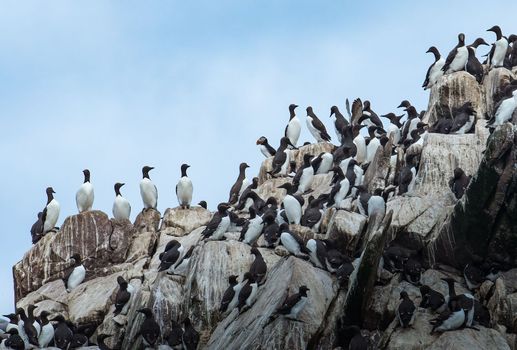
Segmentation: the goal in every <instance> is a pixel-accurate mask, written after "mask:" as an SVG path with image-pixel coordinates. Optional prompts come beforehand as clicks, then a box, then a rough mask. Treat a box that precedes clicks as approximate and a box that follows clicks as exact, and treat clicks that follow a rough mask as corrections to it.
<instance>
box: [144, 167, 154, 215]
mask: <svg viewBox="0 0 517 350" xmlns="http://www.w3.org/2000/svg"><path fill="white" fill-rule="evenodd" d="M153 169H154V168H153V167H150V166H144V167H143V168H142V180H141V181H140V196H141V197H142V201H143V202H144V210H148V209H151V208H152V209H156V205H157V204H158V190H157V189H156V186H155V185H154V184H153V183H152V181H151V178H150V177H149V171H151V170H153Z"/></svg>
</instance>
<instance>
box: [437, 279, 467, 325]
mask: <svg viewBox="0 0 517 350" xmlns="http://www.w3.org/2000/svg"><path fill="white" fill-rule="evenodd" d="M442 280H443V281H445V282H446V283H447V286H448V287H449V295H447V296H446V297H445V301H446V302H447V304H448V305H449V309H450V310H452V311H454V302H457V303H458V306H459V307H461V308H462V309H463V311H464V312H465V325H466V326H467V327H471V326H472V323H473V322H474V296H472V294H469V293H464V294H456V291H455V288H454V280H453V279H452V278H442Z"/></svg>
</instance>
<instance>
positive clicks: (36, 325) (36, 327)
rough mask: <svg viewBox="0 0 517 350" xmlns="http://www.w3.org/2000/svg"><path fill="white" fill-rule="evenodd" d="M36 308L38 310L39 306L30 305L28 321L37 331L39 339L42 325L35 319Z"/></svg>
mask: <svg viewBox="0 0 517 350" xmlns="http://www.w3.org/2000/svg"><path fill="white" fill-rule="evenodd" d="M36 308H37V306H36V305H34V304H29V306H27V319H28V320H29V322H32V325H33V326H34V328H35V329H36V334H37V336H38V337H39V335H40V333H41V325H40V324H39V322H38V321H36V319H35V318H34V310H35V309H36Z"/></svg>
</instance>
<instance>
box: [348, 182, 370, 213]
mask: <svg viewBox="0 0 517 350" xmlns="http://www.w3.org/2000/svg"><path fill="white" fill-rule="evenodd" d="M353 187H355V188H356V189H357V192H356V196H357V202H356V203H357V209H358V210H359V213H360V214H362V215H364V216H368V201H369V200H370V197H371V196H372V195H371V194H370V193H368V190H367V189H366V187H365V186H363V185H359V186H353Z"/></svg>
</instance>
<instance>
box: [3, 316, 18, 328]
mask: <svg viewBox="0 0 517 350" xmlns="http://www.w3.org/2000/svg"><path fill="white" fill-rule="evenodd" d="M2 316H4V317H6V318H8V319H9V323H7V325H6V327H5V331H6V332H8V331H9V330H10V329H11V328H15V329H16V330H18V315H17V314H14V313H10V314H8V315H2Z"/></svg>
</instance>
